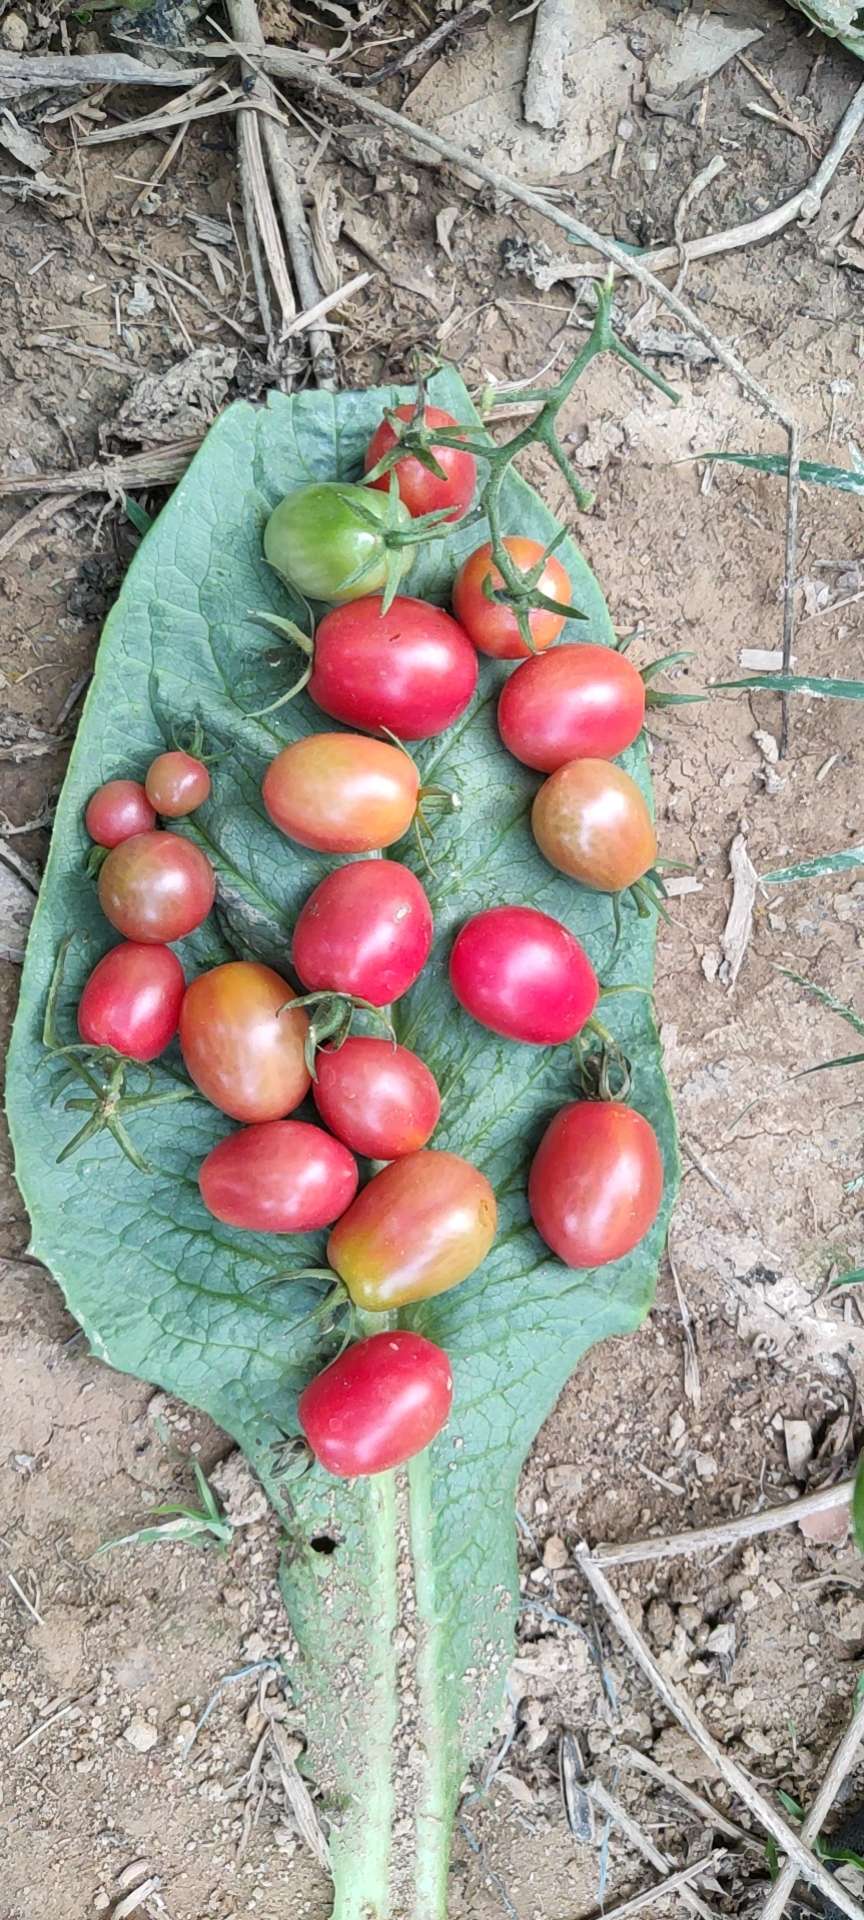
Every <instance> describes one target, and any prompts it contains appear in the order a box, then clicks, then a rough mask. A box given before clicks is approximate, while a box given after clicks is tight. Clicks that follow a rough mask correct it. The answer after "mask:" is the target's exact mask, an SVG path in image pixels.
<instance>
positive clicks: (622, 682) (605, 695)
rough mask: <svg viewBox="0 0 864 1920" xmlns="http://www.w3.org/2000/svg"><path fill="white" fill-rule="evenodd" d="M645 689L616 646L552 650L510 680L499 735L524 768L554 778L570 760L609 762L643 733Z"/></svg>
mask: <svg viewBox="0 0 864 1920" xmlns="http://www.w3.org/2000/svg"><path fill="white" fill-rule="evenodd" d="M644 721H645V682H644V680H643V678H642V675H641V673H638V672H637V670H636V668H635V667H634V665H633V663H632V661H631V660H628V658H627V655H626V654H624V653H616V651H615V648H614V647H595V646H590V645H588V644H583V645H582V646H574V647H555V648H553V650H552V652H551V653H545V654H542V655H537V656H536V657H535V658H534V659H533V660H526V661H525V662H524V664H523V665H522V666H521V667H517V668H516V672H515V673H512V674H511V675H510V678H509V680H508V681H507V682H506V684H505V686H504V688H503V690H502V693H501V698H500V700H499V702H498V732H499V733H500V735H501V738H502V740H503V742H504V745H505V747H506V748H507V749H508V751H509V752H510V753H512V754H513V755H514V756H515V758H516V759H517V760H521V761H523V762H524V764H525V766H526V767H536V768H537V769H538V772H540V773H555V772H556V770H557V768H558V767H563V766H564V765H565V763H566V762H567V761H568V760H581V759H582V758H583V757H585V756H587V757H588V758H590V759H597V760H612V759H614V757H615V754H616V753H623V751H624V748H625V747H629V746H630V745H631V744H632V742H633V741H634V740H635V739H636V737H637V734H639V733H640V732H641V729H642V726H643V724H644Z"/></svg>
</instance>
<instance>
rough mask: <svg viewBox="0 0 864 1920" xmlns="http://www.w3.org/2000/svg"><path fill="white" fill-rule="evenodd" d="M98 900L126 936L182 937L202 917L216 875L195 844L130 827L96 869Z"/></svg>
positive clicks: (212, 893) (207, 908) (211, 897)
mask: <svg viewBox="0 0 864 1920" xmlns="http://www.w3.org/2000/svg"><path fill="white" fill-rule="evenodd" d="M97 890H98V894H99V905H100V907H101V908H102V912H103V913H104V915H105V917H106V919H107V920H110V922H111V925H112V927H116V928H117V931H118V933H122V934H123V936H124V938H125V939H127V940H148V941H149V940H153V941H158V942H159V943H161V942H163V941H165V940H182V939H183V938H184V936H185V935H186V934H187V933H191V932H192V930H193V928H194V927H200V925H201V922H202V920H206V918H207V915H208V913H209V912H210V908H211V907H212V905H213V901H214V899H215V897H216V875H215V873H214V872H213V868H212V867H211V865H210V862H209V860H208V858H207V855H206V853H202V851H201V848H200V847H196V846H195V844H194V842H193V841H192V840H183V839H181V838H180V835H179V834H177V833H136V834H133V836H132V839H131V840H121V842H120V845H119V846H117V847H113V848H112V850H111V852H110V853H109V855H108V858H107V860H105V861H103V863H102V866H101V867H100V869H99V879H98V882H97Z"/></svg>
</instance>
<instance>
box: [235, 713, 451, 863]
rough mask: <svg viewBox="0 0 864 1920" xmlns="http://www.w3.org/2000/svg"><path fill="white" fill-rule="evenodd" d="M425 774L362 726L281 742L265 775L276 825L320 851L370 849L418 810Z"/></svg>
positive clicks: (399, 830)
mask: <svg viewBox="0 0 864 1920" xmlns="http://www.w3.org/2000/svg"><path fill="white" fill-rule="evenodd" d="M419 788H420V775H419V773H418V772H417V768H416V767H415V765H414V762H413V760H411V759H410V758H409V756H408V754H407V753H403V752H402V750H401V748H399V747H391V746H390V745H389V743H388V742H387V741H385V740H369V739H367V738H366V737H365V736H364V735H363V734H362V733H310V734H307V735H306V738H305V739H304V740H295V742H294V744H293V746H290V747H283V749H282V752H281V753H277V755H276V758H275V760H271V762H270V765H269V767H268V768H267V772H266V773H265V775H264V783H263V786H262V789H261V791H262V794H263V797H264V805H265V807H266V808H267V812H268V813H269V815H270V818H271V820H272V821H273V822H274V825H275V826H277V827H280V828H281V830H282V832H283V833H287V834H289V835H290V838H291V839H292V840H299V842H300V845H301V847H314V848H315V849H316V851H318V852H319V853H371V852H372V851H373V849H374V848H375V847H389V846H390V845H391V842H392V841H394V840H400V839H401V838H402V835H403V833H407V831H408V828H409V827H410V825H411V822H412V820H413V818H414V814H415V812H416V808H417V795H418V792H419Z"/></svg>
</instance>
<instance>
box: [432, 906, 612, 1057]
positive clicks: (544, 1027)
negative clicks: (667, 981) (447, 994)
mask: <svg viewBox="0 0 864 1920" xmlns="http://www.w3.org/2000/svg"><path fill="white" fill-rule="evenodd" d="M450 985H451V987H452V988H453V992H454V993H455V995H456V998H457V1000H458V1001H459V1003H460V1006H463V1007H464V1008H465V1011H466V1013H470V1015H471V1018H472V1019H473V1020H479V1022H480V1025H481V1026H482V1027H491V1029H492V1032H493V1033H503V1034H505V1035H506V1036H507V1037H508V1038H509V1039H511V1040H525V1041H530V1042H532V1043H533V1044H534V1045H535V1046H543V1045H545V1046H555V1045H557V1043H558V1042H559V1041H563V1040H572V1038H573V1036H574V1034H577V1033H579V1031H580V1030H581V1028H582V1027H584V1025H585V1022H586V1020H590V1018H591V1015H592V1013H593V1012H594V1009H595V1007H596V1005H597V1001H598V998H599V993H600V989H599V986H598V984H597V975H596V974H595V972H594V968H593V967H592V965H591V962H590V960H589V958H588V955H587V953H586V952H585V950H584V948H583V947H581V946H580V945H579V942H578V940H577V939H575V938H574V936H573V934H572V933H570V932H569V931H568V929H567V927H564V926H562V925H561V922H560V920H553V919H552V917H551V915H550V914H548V913H540V912H539V910H538V909H537V908H536V907H490V908H489V909H488V910H487V912H485V913H477V914H475V916H474V918H473V920H469V921H467V922H466V924H465V926H464V927H463V928H462V929H461V932H459V933H458V934H457V936H456V941H455V944H454V947H453V952H452V953H451V955H450Z"/></svg>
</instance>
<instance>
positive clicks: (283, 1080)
mask: <svg viewBox="0 0 864 1920" xmlns="http://www.w3.org/2000/svg"><path fill="white" fill-rule="evenodd" d="M296 998H297V996H296V994H295V993H294V990H293V988H292V987H289V986H288V984H287V982H286V981H285V980H283V979H282V978H281V976H280V975H279V974H278V973H274V971H273V968H272V967H265V966H262V965H261V964H260V963H259V962H258V961H257V960H229V961H228V962H227V964H226V965H225V966H222V967H213V968H211V970H210V972H209V973H201V974H199V976H198V978H197V980H193V981H192V984H191V986H189V987H187V989H186V995H185V998H184V1001H183V1005H182V1008H181V1010H180V1048H181V1052H182V1054H183V1059H184V1062H185V1065H186V1071H187V1073H188V1074H189V1077H190V1079H192V1080H194V1082H195V1085H196V1087H198V1088H199V1090H200V1092H201V1093H203V1095H204V1097H205V1099H207V1100H210V1101H212V1104H213V1106H214V1107H220V1108H221V1110H222V1112H223V1113H228V1114H230V1115H231V1118H232V1120H281V1119H282V1118H283V1116H284V1115H285V1114H286V1113H293V1111H294V1108H295V1107H299V1105H300V1102H301V1100H302V1099H303V1097H304V1095H305V1094H306V1093H308V1091H309V1082H310V1075H309V1069H308V1067H307V1065H306V1061H305V1058H304V1052H303V1049H304V1045H305V1041H306V1035H307V1033H308V1029H309V1022H308V1020H307V1018H306V1015H305V1013H304V1012H303V1009H302V1007H296V1008H291V1007H289V1005H288V1003H289V1002H290V1001H291V1000H295V999H296Z"/></svg>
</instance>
